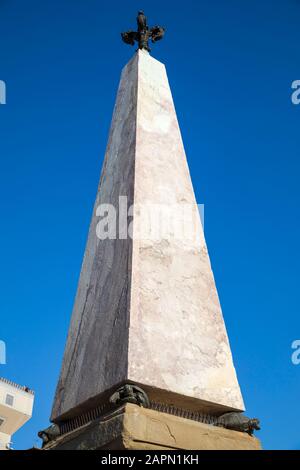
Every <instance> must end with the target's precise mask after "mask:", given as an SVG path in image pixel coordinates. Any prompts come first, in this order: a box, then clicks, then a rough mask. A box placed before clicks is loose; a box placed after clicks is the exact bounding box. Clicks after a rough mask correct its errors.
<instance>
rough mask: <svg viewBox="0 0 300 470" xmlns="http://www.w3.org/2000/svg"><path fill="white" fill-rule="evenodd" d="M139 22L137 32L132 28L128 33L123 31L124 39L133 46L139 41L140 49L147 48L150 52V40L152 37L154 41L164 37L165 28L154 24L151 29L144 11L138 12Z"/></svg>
mask: <svg viewBox="0 0 300 470" xmlns="http://www.w3.org/2000/svg"><path fill="white" fill-rule="evenodd" d="M137 24H138V30H137V32H136V31H131V30H130V31H127V32H126V33H121V36H122V39H123V41H124V42H126V44H130V45H131V46H134V43H135V42H137V43H138V45H139V49H145V50H146V51H149V52H150V51H151V49H150V47H149V40H150V39H151V40H152V42H157V41H159V40H160V39H162V38H163V37H164V34H165V28H162V27H161V26H154V28H151V29H149V27H148V25H147V18H146V16H145V15H144V12H143V11H139V12H138V17H137Z"/></svg>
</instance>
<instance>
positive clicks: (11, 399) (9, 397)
mask: <svg viewBox="0 0 300 470" xmlns="http://www.w3.org/2000/svg"><path fill="white" fill-rule="evenodd" d="M5 404H6V405H8V406H13V404H14V397H13V396H12V395H9V394H7V395H6V398H5Z"/></svg>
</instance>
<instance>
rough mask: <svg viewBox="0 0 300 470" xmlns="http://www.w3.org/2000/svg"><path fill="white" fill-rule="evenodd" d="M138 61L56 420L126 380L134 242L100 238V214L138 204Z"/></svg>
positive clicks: (111, 154) (124, 86)
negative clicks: (125, 200) (124, 200)
mask: <svg viewBox="0 0 300 470" xmlns="http://www.w3.org/2000/svg"><path fill="white" fill-rule="evenodd" d="M137 62H138V56H137V55H135V56H134V57H133V59H132V60H131V61H130V62H129V63H128V64H127V66H126V67H125V68H124V70H123V72H122V76H121V81H120V85H119V89H118V95H117V100H116V105H115V109H114V113H113V118H112V124H111V129H110V135H109V141H108V145H107V149H106V155H105V160H104V164H103V168H102V174H101V178H100V184H99V188H98V192H97V197H96V202H95V206H94V211H93V216H92V221H91V225H90V229H89V235H88V241H87V246H86V250H85V254H84V259H83V263H82V268H81V274H80V279H79V283H78V290H77V295H76V299H75V304H74V308H73V314H72V319H71V323H70V327H69V333H68V338H67V344H66V348H65V353H64V358H63V363H62V368H61V373H60V378H59V382H58V385H57V389H56V395H55V400H54V405H53V410H52V419H57V418H58V417H59V416H61V415H64V414H65V413H67V412H69V411H70V410H73V409H74V408H76V407H78V406H80V405H81V404H82V403H85V402H86V401H87V400H89V399H90V398H92V397H94V396H95V395H97V394H99V393H101V392H103V391H105V390H108V389H110V388H111V387H113V386H114V385H115V384H117V383H120V382H122V381H124V380H126V378H127V370H128V328H129V312H130V292H131V265H132V240H131V239H130V238H128V239H125V240H120V239H115V240H110V239H107V240H103V241H101V240H100V239H99V238H98V237H97V233H96V229H97V224H98V223H99V220H100V217H98V216H97V208H98V207H100V205H103V204H104V205H105V204H111V205H113V207H115V208H117V207H118V204H119V196H120V195H122V196H126V197H127V198H128V204H129V205H130V204H132V203H133V185H134V164H135V149H136V110H137V106H136V104H137V81H138V80H137V73H138V69H137Z"/></svg>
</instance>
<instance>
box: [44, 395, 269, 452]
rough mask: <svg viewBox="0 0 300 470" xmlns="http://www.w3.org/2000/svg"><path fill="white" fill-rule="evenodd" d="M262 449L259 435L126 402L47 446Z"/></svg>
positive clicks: (72, 448) (85, 448) (79, 448)
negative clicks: (112, 411) (106, 414)
mask: <svg viewBox="0 0 300 470" xmlns="http://www.w3.org/2000/svg"><path fill="white" fill-rule="evenodd" d="M101 449H103V450H104V449H108V450H121V449H128V450H180V449H185V450H260V449H261V444H260V441H259V440H258V439H256V438H255V437H250V436H249V435H248V434H245V433H241V432H237V431H230V430H228V429H223V428H219V427H216V426H211V425H208V424H202V423H199V422H196V421H192V420H189V419H185V418H180V417H177V416H172V415H169V414H165V413H161V412H158V411H154V410H149V409H146V408H142V407H139V406H137V405H132V404H126V405H124V406H123V407H122V408H120V409H119V410H117V411H116V412H115V413H112V414H110V415H109V416H106V417H105V418H102V419H99V420H96V421H94V422H92V423H90V424H87V425H85V426H83V427H81V428H79V429H77V430H76V431H73V432H71V433H69V434H65V435H64V436H61V437H59V438H58V439H56V440H55V441H52V442H51V443H50V444H48V445H47V446H46V447H44V450H101Z"/></svg>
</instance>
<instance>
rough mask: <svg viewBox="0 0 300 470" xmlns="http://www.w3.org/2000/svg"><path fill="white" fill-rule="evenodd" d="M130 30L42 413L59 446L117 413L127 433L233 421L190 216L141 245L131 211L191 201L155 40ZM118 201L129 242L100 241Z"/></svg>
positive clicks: (209, 287)
mask: <svg viewBox="0 0 300 470" xmlns="http://www.w3.org/2000/svg"><path fill="white" fill-rule="evenodd" d="M139 19H140V24H139V30H138V32H137V33H132V32H129V33H124V34H123V39H124V41H125V42H128V43H132V42H133V43H134V41H138V42H139V49H138V51H137V52H136V53H135V54H134V56H133V58H132V59H131V60H130V62H129V63H128V64H127V65H126V66H125V68H124V69H123V72H122V76H121V81H120V85H119V90H118V95H117V100H116V105H115V109H114V113H113V119H112V124H111V129H110V135H109V141H108V146H107V150H106V155H105V160H104V164H103V169H102V174H101V178H100V184H99V188H98V193H97V197H96V202H95V207H94V212H93V216H92V221H91V225H90V230H89V235H88V241H87V246H86V250H85V254H84V259H83V264H82V269H81V274H80V279H79V284H78V290H77V295H76V299H75V304H74V309H73V314H72V319H71V324H70V328H69V334H68V339H67V344H66V348H65V353H64V358H63V364H62V368H61V373H60V378H59V382H58V385H57V390H56V395H55V400H54V405H53V410H52V416H51V420H52V421H53V422H54V423H56V424H57V425H58V426H59V427H60V433H61V435H63V434H66V433H70V432H72V431H74V430H75V429H78V428H80V426H82V425H86V424H87V423H93V422H95V419H98V420H99V419H100V421H101V417H103V416H106V417H107V416H109V415H110V413H113V415H112V416H113V419H116V418H115V413H116V410H121V409H122V410H123V411H122V412H124V409H125V411H126V410H127V411H128V409H129V408H128V407H131V408H130V410H129V414H130V413H131V412H132V413H133V415H134V416H135V419H136V420H137V422H136V423H135V428H136V429H138V427H139V424H138V422H139V420H138V418H137V416H138V415H137V413H142V412H147V413H158V414H160V415H161V416H165V413H167V414H168V413H169V414H170V415H171V414H173V415H175V416H179V417H180V416H186V417H187V418H191V420H193V419H194V421H193V423H194V424H195V425H196V424H197V425H198V424H199V425H200V423H198V422H196V421H201V416H204V415H205V416H208V417H211V420H212V422H213V419H215V418H216V417H218V416H220V415H223V414H224V413H226V412H230V411H243V410H244V403H243V399H242V395H241V392H240V387H239V384H238V380H237V376H236V372H235V368H234V365H233V360H232V355H231V350H230V345H229V340H228V336H227V332H226V328H225V323H224V319H223V316H222V311H221V307H220V303H219V299H218V294H217V290H216V285H215V281H214V276H213V272H212V268H211V264H210V259H209V255H208V251H207V248H206V243H205V239H204V233H203V228H202V225H201V220H200V216H199V213H198V212H197V213H196V217H195V218H194V220H193V225H194V226H193V231H194V232H195V231H196V234H197V236H196V237H190V238H180V239H178V238H176V237H172V236H169V237H166V236H162V235H160V233H159V230H158V232H157V233H158V235H157V233H156V236H155V237H150V236H149V237H143V236H141V235H140V232H141V229H142V228H143V227H142V225H143V222H142V221H141V217H140V211H141V207H143V206H148V207H149V206H151V207H161V206H164V207H168V206H174V207H177V209H178V212H180V208H181V207H183V206H188V205H189V206H191V207H196V200H195V195H194V191H193V187H192V182H191V178H190V174H189V169H188V165H187V160H186V155H185V151H184V146H183V143H182V138H181V133H180V128H179V125H178V121H177V117H176V111H175V107H174V103H173V99H172V94H171V90H170V86H169V83H168V78H167V74H166V69H165V66H164V65H163V64H162V63H160V62H158V61H157V60H155V59H154V58H152V57H151V56H150V54H149V52H148V50H149V47H148V40H149V39H150V38H151V35H152V39H153V41H156V40H158V39H161V37H162V35H163V32H164V30H163V28H159V27H156V28H152V29H151V30H150V29H149V28H148V26H146V27H145V28H144V29H143V24H142V22H143V18H142V16H141V15H140V17H139ZM144 21H146V20H144ZM130 35H131V37H130ZM120 197H121V200H122V201H123V200H126V201H127V206H128V207H131V212H130V222H131V234H130V236H129V235H128V236H127V237H126V236H124V233H123V231H122V236H120V233H117V235H116V237H115V238H114V237H110V238H106V239H104V238H103V237H101V236H100V237H99V221H100V220H101V217H100V216H99V214H101V215H102V216H103V214H104V212H105V208H107V210H108V209H109V205H110V206H113V207H114V208H116V213H117V215H118V217H117V219H118V220H119V219H120V217H121V215H120V208H119V205H120ZM125 198H126V199H125ZM101 208H102V209H101ZM103 208H104V209H103ZM178 217H179V216H178ZM175 218H176V215H175ZM187 223H188V222H187ZM152 228H153V227H152ZM155 228H157V227H155ZM124 386H125V388H124ZM116 391H117V393H116ZM127 403H130V405H128V404H127ZM139 405H140V406H139ZM132 407H133V408H132ZM132 409H133V410H134V411H132ZM142 410H145V411H142ZM146 410H147V411H146ZM125 414H126V413H125ZM175 416H173V418H174V419H175ZM197 417H198V418H197ZM122 419H123V418H122ZM124 419H125V418H124ZM124 419H123V421H122V422H124ZM143 419H146V418H145V417H144V418H143ZM178 419H179V418H178ZM207 419H208V418H207ZM106 421H107V420H106ZM106 421H105V422H106ZM184 421H187V420H186V419H185V420H184ZM128 426H129V425H128ZM129 427H130V426H129ZM193 432H195V430H194V431H193ZM218 432H221V431H220V430H219V429H218ZM222 432H230V431H225V430H224V431H222ZM200 434H201V433H200ZM200 434H199V435H200ZM235 434H239V433H235ZM93 435H94V434H93ZM101 435H102V436H103V435H105V436H106V434H105V433H104V434H103V432H102V434H101ZM113 436H114V437H113ZM113 436H106V437H105V439H106V441H105V442H104V441H103V437H102V438H101V439H102V441H101V442H100V441H99V442H98V441H97V442H98V443H97V445H96V444H95V445H94V447H93V446H91V448H100V447H101V446H104V447H105V445H106V446H107V445H108V443H109V442H110V441H111V442H112V441H114V442H117V441H118V439H116V437H115V434H114V433H113ZM243 439H244V435H243ZM245 439H246V437H245ZM118 442H119V441H118ZM122 442H123V441H122ZM253 442H254V440H253ZM76 445H77V444H76ZM76 445H75V444H74V446H75V447H74V448H82V447H80V445H79V444H78V445H77V447H76ZM123 445H124V442H123V444H122V445H121V444H120V448H121V447H122V446H123ZM191 445H193V446H195V444H191ZM253 445H254V444H253ZM78 446H79V447H78ZM112 446H113V445H112ZM114 446H115V447H117V448H119V447H118V444H114ZM88 447H89V446H88ZM125 447H126V446H125ZM175 447H176V445H175ZM229 447H230V446H229ZM105 448H109V447H105ZM112 448H114V447H112ZM133 448H135V447H133ZM176 448H177V447H176ZM190 448H193V447H190ZM194 448H195V447H194Z"/></svg>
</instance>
